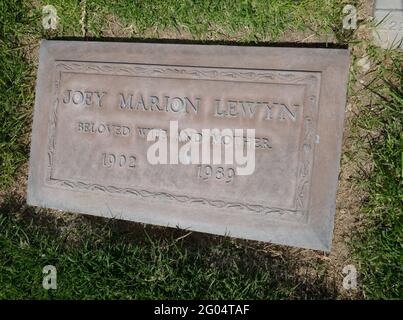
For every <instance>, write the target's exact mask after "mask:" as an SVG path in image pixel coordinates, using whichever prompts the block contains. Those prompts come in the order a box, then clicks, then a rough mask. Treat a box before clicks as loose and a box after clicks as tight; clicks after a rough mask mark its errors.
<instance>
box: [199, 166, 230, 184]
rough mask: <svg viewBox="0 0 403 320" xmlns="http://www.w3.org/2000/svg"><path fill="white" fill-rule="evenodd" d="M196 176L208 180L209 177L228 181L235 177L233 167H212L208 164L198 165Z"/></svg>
mask: <svg viewBox="0 0 403 320" xmlns="http://www.w3.org/2000/svg"><path fill="white" fill-rule="evenodd" d="M197 177H198V178H199V179H203V180H208V179H210V178H213V179H216V180H222V181H225V182H226V183H230V182H231V181H232V180H233V179H234V177H235V169H234V168H224V167H212V166H210V165H198V166H197Z"/></svg>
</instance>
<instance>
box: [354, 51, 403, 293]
mask: <svg viewBox="0 0 403 320" xmlns="http://www.w3.org/2000/svg"><path fill="white" fill-rule="evenodd" d="M367 51H368V52H369V56H370V59H371V62H372V63H373V64H375V65H376V66H377V70H376V71H375V72H374V74H373V75H372V77H373V81H372V82H370V84H369V85H368V86H367V87H366V88H365V90H367V91H368V95H369V96H370V97H371V99H370V100H369V103H368V104H367V105H364V106H362V107H363V108H365V109H364V110H365V111H363V112H362V113H361V114H360V115H359V116H358V117H357V119H356V125H357V126H358V128H360V129H361V131H360V134H361V135H365V139H363V140H362V143H361V144H360V147H362V148H365V151H366V153H367V155H368V157H367V158H365V163H362V171H361V172H360V177H359V179H358V183H359V184H360V186H361V187H362V188H363V189H364V190H366V192H367V198H366V199H365V201H364V203H363V205H362V212H363V214H364V217H363V224H364V226H363V227H362V228H361V229H360V230H361V231H360V232H359V234H358V235H357V236H356V237H355V239H354V240H355V241H354V242H353V246H354V249H355V254H356V257H357V260H358V261H359V265H360V267H359V270H360V273H361V276H362V281H363V289H364V292H365V294H366V296H367V297H368V298H374V299H386V298H388V299H390V298H395V299H397V298H400V299H402V298H403V214H402V208H403V192H402V186H403V184H402V182H403V180H402V179H403V177H402V173H403V172H402V170H403V168H402V162H403V121H402V120H403V92H402V60H401V55H400V54H399V52H397V51H386V52H385V51H383V50H380V49H378V48H375V47H372V46H370V47H369V49H368V50H367ZM368 164H371V167H370V168H368Z"/></svg>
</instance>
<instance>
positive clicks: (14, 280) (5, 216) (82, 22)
mask: <svg viewBox="0 0 403 320" xmlns="http://www.w3.org/2000/svg"><path fill="white" fill-rule="evenodd" d="M83 3H84V2H82V1H77V0H76V1H73V0H68V1H62V0H57V1H53V0H52V1H51V0H49V1H41V0H40V1H35V2H29V1H18V0H5V1H1V2H0V12H1V15H0V19H1V21H0V26H1V33H0V44H1V47H0V66H1V73H0V122H1V123H2V125H1V126H0V173H1V174H0V194H3V196H2V198H1V199H0V298H13V299H28V298H34V299H41V298H45V299H47V298H49V299H52V298H58V299H73V298H86V299H89V298H94V299H104V298H133V299H145V298H153V299H155V298H185V299H192V298H228V299H230V298H239V299H246V298H249V299H251V298H257V299H276V298H279V299H288V298H296V299H305V298H323V299H325V298H336V297H340V296H341V293H340V292H339V291H338V290H339V289H337V288H336V287H340V283H338V282H336V280H337V279H338V280H337V281H339V280H340V276H339V275H337V274H335V272H334V270H332V269H329V263H327V262H326V259H321V258H318V256H315V255H310V256H309V258H308V259H306V258H304V255H303V254H302V253H301V252H299V251H297V250H293V249H289V248H286V247H273V246H269V247H266V246H264V245H263V244H257V243H252V242H248V241H241V240H232V239H229V238H226V237H215V236H208V235H201V234H197V233H193V234H191V235H189V236H188V237H185V238H183V239H179V238H180V237H182V236H183V235H185V234H186V233H185V232H183V231H178V230H170V229H163V228H156V227H146V228H143V227H142V226H141V225H140V224H134V223H129V222H119V221H115V220H105V219H101V218H91V217H85V216H79V217H78V218H76V219H73V217H77V215H69V214H61V215H55V214H51V213H48V212H47V211H46V210H41V211H39V212H35V211H34V209H33V208H30V207H27V206H26V205H24V202H25V199H24V198H21V197H19V196H16V193H14V192H11V191H10V190H14V189H17V190H18V189H19V188H20V187H19V186H18V184H17V183H16V182H15V181H16V180H17V181H19V180H20V179H21V178H24V177H22V176H21V175H22V174H24V173H22V172H21V166H22V165H23V164H26V162H27V159H28V149H29V138H28V135H29V130H30V124H31V121H32V110H33V98H34V80H35V64H34V63H36V60H35V58H34V57H29V54H30V52H31V50H35V48H37V45H38V40H39V39H40V38H53V37H71V36H74V37H80V36H83V32H82V29H83V28H84V30H85V31H86V35H87V36H97V37H102V36H106V35H111V34H114V33H115V32H116V33H117V34H118V35H120V36H130V37H136V38H142V37H151V38H157V37H159V36H161V35H163V36H166V35H168V36H170V37H176V36H181V35H185V36H187V37H188V36H190V37H191V38H193V39H196V40H230V41H236V42H254V41H287V39H289V36H290V35H293V34H294V33H295V32H299V33H302V34H304V35H312V34H313V35H316V36H321V35H327V34H332V35H333V37H334V38H336V39H338V41H340V42H342V41H347V40H348V39H350V36H351V34H350V33H345V34H343V33H341V32H340V25H341V9H342V3H346V1H326V0H321V1H319V0H301V1H292V0H282V1H280V0H277V1H263V0H260V1H259V0H255V1H252V0H250V1H223V0H218V1H185V0H182V1H131V0H130V1H129V0H122V1H106V0H92V1H90V0H87V1H86V2H85V3H86V6H85V10H86V14H85V16H84V15H83V14H82V12H83V9H84V5H83ZM349 3H351V2H350V1H349ZM352 3H353V4H354V3H357V1H354V2H352ZM34 4H35V6H34ZM47 4H52V5H54V6H55V7H56V9H57V11H58V16H59V18H60V21H59V27H58V29H57V30H55V31H45V30H43V28H42V26H41V20H42V17H41V9H42V6H43V5H47ZM83 17H84V18H83ZM111 24H112V26H111ZM357 43H360V40H359V39H358V40H357V39H356V41H354V42H351V44H352V45H354V46H357ZM367 52H368V54H369V55H370V57H371V61H372V64H373V65H376V66H377V67H376V68H373V69H374V71H373V72H372V78H374V79H376V81H374V82H372V83H371V84H370V85H369V86H368V87H367V88H364V89H363V90H362V92H361V93H360V94H362V93H363V94H364V95H365V96H366V97H369V99H370V100H369V101H370V102H369V103H368V105H361V106H360V113H359V115H358V116H357V117H356V118H355V120H354V121H353V127H352V130H353V131H356V132H357V135H355V137H353V139H354V142H353V143H354V144H355V149H356V150H358V149H359V150H360V152H364V153H365V157H364V158H363V160H362V161H363V162H362V163H361V166H362V167H363V171H362V172H358V173H357V175H359V177H358V178H359V179H358V181H357V182H359V184H360V188H361V189H362V190H364V191H365V193H366V198H365V199H364V201H363V202H362V204H361V212H362V217H360V221H361V227H360V228H359V229H358V230H357V231H356V232H355V237H353V241H352V249H353V253H354V258H355V261H356V263H357V269H358V272H359V284H360V288H361V289H362V290H363V292H364V294H365V297H367V298H402V282H403V281H402V280H403V279H402V274H403V272H402V267H401V266H402V265H403V264H402V246H403V244H402V230H403V226H402V215H401V208H402V193H401V187H402V185H401V183H402V161H403V155H402V150H403V145H402V144H403V143H402V92H401V61H399V53H398V52H396V51H387V52H385V51H383V50H380V49H376V48H374V47H372V46H368V48H367ZM355 76H356V74H354V72H353V73H352V75H351V83H350V87H353V86H354V84H355V80H356V79H355ZM350 94H351V95H354V94H355V93H354V92H351V91H350ZM364 100H365V99H364ZM360 159H361V158H359V157H356V158H354V157H353V158H352V159H350V161H353V162H357V163H358V161H359V160H360ZM17 193H18V192H17ZM178 239H179V240H178ZM349 263H350V262H349ZM48 264H52V265H55V266H56V268H57V271H58V289H57V290H55V291H52V290H50V291H46V290H44V289H43V288H42V277H43V275H42V268H43V267H44V266H45V265H48ZM340 272H341V270H340Z"/></svg>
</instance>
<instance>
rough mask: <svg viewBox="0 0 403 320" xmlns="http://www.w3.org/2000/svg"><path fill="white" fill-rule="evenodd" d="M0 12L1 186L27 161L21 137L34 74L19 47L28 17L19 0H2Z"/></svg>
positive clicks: (25, 145)
mask: <svg viewBox="0 0 403 320" xmlns="http://www.w3.org/2000/svg"><path fill="white" fill-rule="evenodd" d="M0 11H1V15H0V19H1V21H0V25H1V30H0V70H1V75H0V123H1V126H0V172H1V177H0V186H2V187H5V186H9V185H10V184H11V183H12V182H13V178H14V177H15V173H16V171H17V169H18V168H19V166H20V165H21V164H22V163H24V162H25V161H26V160H27V153H28V152H27V149H28V146H27V144H26V143H25V142H24V141H23V139H22V136H23V134H24V127H25V124H26V120H27V117H28V116H29V114H30V113H31V112H32V102H33V90H32V85H31V81H32V79H33V77H32V76H31V70H32V66H30V65H28V64H27V63H26V61H25V59H24V54H23V50H22V48H21V42H22V37H23V35H24V34H26V33H27V32H29V30H30V28H29V24H30V23H31V18H30V17H29V16H28V14H27V10H26V9H25V7H24V5H23V4H22V1H12V2H11V1H5V2H1V4H0Z"/></svg>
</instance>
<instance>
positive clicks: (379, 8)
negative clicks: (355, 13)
mask: <svg viewBox="0 0 403 320" xmlns="http://www.w3.org/2000/svg"><path fill="white" fill-rule="evenodd" d="M374 19H375V23H376V24H377V26H376V28H375V30H374V37H375V40H376V42H377V43H378V44H379V46H381V47H382V48H384V49H388V48H400V49H402V48H403V41H402V39H403V0H376V1H375V5H374Z"/></svg>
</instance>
